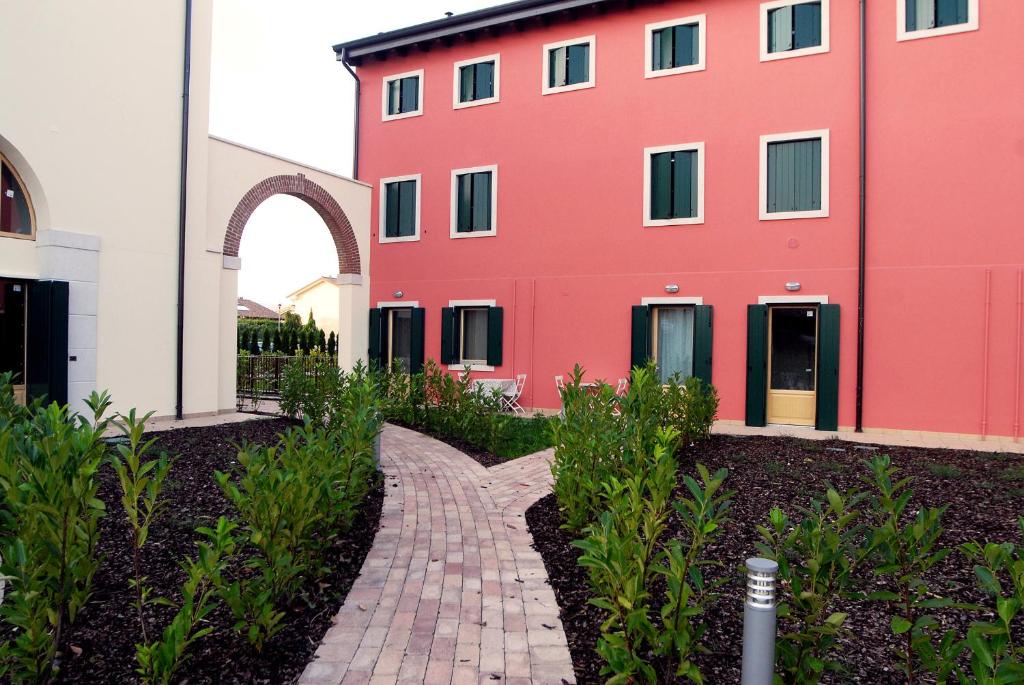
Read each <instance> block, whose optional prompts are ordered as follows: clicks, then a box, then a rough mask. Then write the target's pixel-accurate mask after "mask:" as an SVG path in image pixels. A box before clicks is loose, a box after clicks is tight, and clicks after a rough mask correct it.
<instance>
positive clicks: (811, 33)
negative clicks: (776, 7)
mask: <svg viewBox="0 0 1024 685" xmlns="http://www.w3.org/2000/svg"><path fill="white" fill-rule="evenodd" d="M816 45H821V3H820V2H805V3H801V4H799V5H794V6H793V49H794V50H799V49H800V48H810V47H814V46H816Z"/></svg>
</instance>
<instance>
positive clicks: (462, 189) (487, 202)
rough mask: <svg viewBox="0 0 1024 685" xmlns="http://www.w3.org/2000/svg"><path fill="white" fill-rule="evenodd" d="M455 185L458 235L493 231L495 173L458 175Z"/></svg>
mask: <svg viewBox="0 0 1024 685" xmlns="http://www.w3.org/2000/svg"><path fill="white" fill-rule="evenodd" d="M455 183H456V188H455V202H456V220H455V230H456V231H457V232H458V233H475V232H477V231H491V230H493V229H494V225H493V221H492V216H493V202H494V193H493V188H494V172H492V171H474V172H469V173H465V174H458V175H457V176H456V177H455Z"/></svg>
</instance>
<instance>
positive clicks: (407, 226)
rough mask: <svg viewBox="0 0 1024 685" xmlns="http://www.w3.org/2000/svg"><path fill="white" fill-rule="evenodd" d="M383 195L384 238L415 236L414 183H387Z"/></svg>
mask: <svg viewBox="0 0 1024 685" xmlns="http://www.w3.org/2000/svg"><path fill="white" fill-rule="evenodd" d="M384 195H385V203H384V236H385V237H387V238H399V237H405V236H411V235H416V181H396V182H394V183H387V184H385V186H384Z"/></svg>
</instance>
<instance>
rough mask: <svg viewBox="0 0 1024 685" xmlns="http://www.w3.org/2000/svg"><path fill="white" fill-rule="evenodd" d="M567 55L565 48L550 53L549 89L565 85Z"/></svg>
mask: <svg viewBox="0 0 1024 685" xmlns="http://www.w3.org/2000/svg"><path fill="white" fill-rule="evenodd" d="M565 53H566V51H565V48H555V49H554V50H551V51H550V52H548V87H549V88H555V87H557V86H564V85H565V59H566V58H565Z"/></svg>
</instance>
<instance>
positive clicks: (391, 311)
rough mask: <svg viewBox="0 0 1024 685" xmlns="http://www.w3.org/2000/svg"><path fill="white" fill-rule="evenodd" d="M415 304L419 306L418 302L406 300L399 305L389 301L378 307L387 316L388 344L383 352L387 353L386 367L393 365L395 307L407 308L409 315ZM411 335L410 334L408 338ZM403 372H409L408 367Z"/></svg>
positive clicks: (389, 367)
mask: <svg viewBox="0 0 1024 685" xmlns="http://www.w3.org/2000/svg"><path fill="white" fill-rule="evenodd" d="M417 306H419V305H418V304H411V303H408V302H406V303H404V304H402V305H399V304H397V303H394V304H391V303H389V304H387V306H384V307H380V309H384V310H386V312H385V315H386V316H387V318H388V340H387V342H388V345H387V347H388V349H387V350H385V354H386V355H387V360H388V369H391V368H392V366H393V365H394V361H395V360H394V349H395V326H394V319H395V310H397V309H408V310H409V312H410V316H411V315H412V310H413V309H414V308H415V307H417ZM411 337H412V336H411V335H410V338H411ZM411 342H412V341H411V340H410V343H411ZM411 347H412V346H411V345H410V348H411ZM410 352H411V350H410ZM405 372H406V373H409V369H405Z"/></svg>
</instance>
